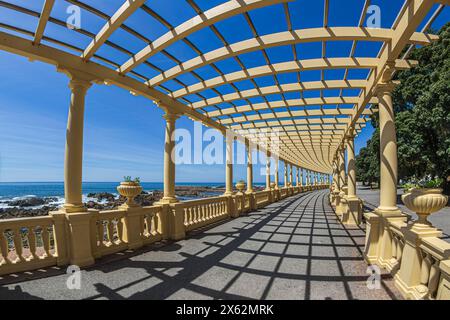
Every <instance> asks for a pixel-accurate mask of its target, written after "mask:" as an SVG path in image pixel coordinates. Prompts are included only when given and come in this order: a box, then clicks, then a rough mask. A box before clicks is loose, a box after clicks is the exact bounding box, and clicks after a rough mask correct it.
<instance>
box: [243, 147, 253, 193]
mask: <svg viewBox="0 0 450 320" xmlns="http://www.w3.org/2000/svg"><path fill="white" fill-rule="evenodd" d="M245 147H246V148H247V193H253V157H252V148H251V146H250V141H249V140H248V139H247V140H246V141H245Z"/></svg>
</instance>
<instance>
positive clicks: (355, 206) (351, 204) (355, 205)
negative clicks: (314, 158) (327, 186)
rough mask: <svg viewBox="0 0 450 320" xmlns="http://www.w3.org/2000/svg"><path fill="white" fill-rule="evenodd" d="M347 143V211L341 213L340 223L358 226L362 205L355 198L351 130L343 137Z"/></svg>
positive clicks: (352, 135) (353, 142)
mask: <svg viewBox="0 0 450 320" xmlns="http://www.w3.org/2000/svg"><path fill="white" fill-rule="evenodd" d="M345 139H346V141H347V172H348V174H347V196H346V197H345V200H346V205H347V210H346V212H343V217H342V222H343V223H345V224H350V225H359V224H360V223H361V222H362V203H361V201H360V200H359V198H358V197H357V196H356V162H355V140H354V139H355V132H354V130H351V131H350V133H349V134H348V135H347V136H346V137H345Z"/></svg>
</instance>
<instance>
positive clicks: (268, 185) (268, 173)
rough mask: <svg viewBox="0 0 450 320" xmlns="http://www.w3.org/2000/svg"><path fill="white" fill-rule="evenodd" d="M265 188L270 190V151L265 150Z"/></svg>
mask: <svg viewBox="0 0 450 320" xmlns="http://www.w3.org/2000/svg"><path fill="white" fill-rule="evenodd" d="M266 190H270V151H266Z"/></svg>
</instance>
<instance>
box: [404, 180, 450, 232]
mask: <svg viewBox="0 0 450 320" xmlns="http://www.w3.org/2000/svg"><path fill="white" fill-rule="evenodd" d="M402 201H403V203H404V204H405V206H406V207H407V208H408V209H410V210H411V211H414V212H416V213H417V216H418V217H419V219H418V221H417V222H416V223H415V224H420V225H427V226H430V225H431V223H430V222H429V221H428V220H427V218H428V216H429V215H430V214H432V213H434V212H436V211H439V210H441V209H442V208H444V207H445V205H446V204H447V201H448V197H447V196H445V195H443V194H442V189H438V188H419V189H411V190H409V191H408V192H407V193H405V194H403V195H402Z"/></svg>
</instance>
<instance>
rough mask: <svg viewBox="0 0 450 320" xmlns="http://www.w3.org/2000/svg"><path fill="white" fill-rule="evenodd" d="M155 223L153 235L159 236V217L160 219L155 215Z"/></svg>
mask: <svg viewBox="0 0 450 320" xmlns="http://www.w3.org/2000/svg"><path fill="white" fill-rule="evenodd" d="M152 220H153V223H154V229H153V230H152V233H153V234H154V235H157V234H158V230H159V217H158V215H157V214H156V213H155V214H154V215H153V219H152Z"/></svg>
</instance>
